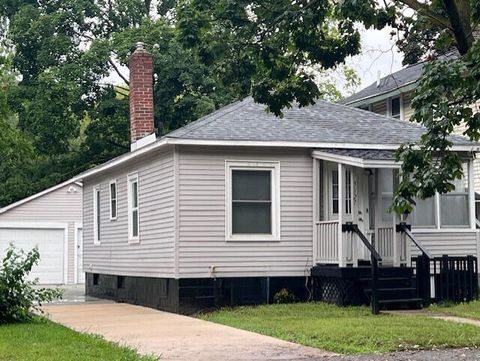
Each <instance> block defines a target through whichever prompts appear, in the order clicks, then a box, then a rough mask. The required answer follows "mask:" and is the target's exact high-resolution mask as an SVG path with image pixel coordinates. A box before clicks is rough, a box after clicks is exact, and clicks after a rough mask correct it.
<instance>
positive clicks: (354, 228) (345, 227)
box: [342, 222, 382, 315]
mask: <svg viewBox="0 0 480 361" xmlns="http://www.w3.org/2000/svg"><path fill="white" fill-rule="evenodd" d="M342 232H353V233H355V234H356V235H357V236H358V237H359V238H360V240H361V241H362V242H363V244H364V245H365V247H367V249H368V250H369V251H370V257H371V262H372V300H371V302H372V313H373V314H374V315H377V314H378V313H379V312H380V305H379V302H378V285H377V284H378V262H381V261H382V256H380V254H379V253H378V252H377V250H376V249H375V247H374V246H373V245H372V244H371V243H370V241H369V240H368V238H367V237H365V235H364V234H363V232H362V231H361V230H360V228H358V224H353V222H346V223H345V224H342Z"/></svg>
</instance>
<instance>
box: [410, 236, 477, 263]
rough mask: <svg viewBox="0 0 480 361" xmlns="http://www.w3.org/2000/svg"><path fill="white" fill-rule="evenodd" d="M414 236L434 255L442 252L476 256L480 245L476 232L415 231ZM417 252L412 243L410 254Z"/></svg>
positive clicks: (440, 254) (442, 253) (437, 255)
mask: <svg viewBox="0 0 480 361" xmlns="http://www.w3.org/2000/svg"><path fill="white" fill-rule="evenodd" d="M413 233H414V234H415V237H416V238H418V240H419V241H420V242H422V244H423V245H424V246H425V248H426V249H427V250H428V251H429V252H431V253H432V255H433V256H434V257H439V256H442V255H444V254H446V255H449V256H467V255H472V256H478V253H479V251H480V250H479V249H478V247H479V246H480V245H479V243H478V239H477V232H476V231H473V230H472V231H471V232H463V231H462V232H455V231H452V232H448V233H447V232H432V233H416V232H415V230H414V231H413ZM417 254H419V251H418V249H417V248H416V247H415V246H414V245H412V255H417Z"/></svg>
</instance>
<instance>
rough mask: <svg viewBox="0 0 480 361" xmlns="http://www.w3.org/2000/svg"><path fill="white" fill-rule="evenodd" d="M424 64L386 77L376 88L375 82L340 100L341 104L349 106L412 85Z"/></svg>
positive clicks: (408, 67) (418, 76)
mask: <svg viewBox="0 0 480 361" xmlns="http://www.w3.org/2000/svg"><path fill="white" fill-rule="evenodd" d="M424 66H425V63H418V64H414V65H410V66H407V67H406V68H404V69H401V70H399V71H397V72H395V73H392V74H390V75H387V76H386V77H383V78H381V79H380V84H379V85H378V86H377V82H374V83H372V84H371V85H369V86H367V87H366V88H363V89H362V90H360V91H359V92H358V93H355V94H353V95H351V96H350V97H348V98H346V99H344V100H342V102H341V103H342V104H351V103H353V102H356V101H358V100H362V99H368V98H371V97H373V96H376V95H380V94H385V93H389V92H391V91H393V90H396V89H398V88H401V87H403V86H405V85H408V84H413V83H415V82H416V81H417V80H419V79H420V77H421V76H422V72H423V67H424Z"/></svg>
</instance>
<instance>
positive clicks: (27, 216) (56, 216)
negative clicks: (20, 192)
mask: <svg viewBox="0 0 480 361" xmlns="http://www.w3.org/2000/svg"><path fill="white" fill-rule="evenodd" d="M74 189H75V190H76V191H74ZM69 190H70V191H69ZM0 222H49V223H52V222H53V223H68V277H67V282H68V283H74V282H75V280H74V272H75V271H74V269H75V267H74V263H75V261H74V255H75V244H74V241H75V239H74V226H75V223H76V224H81V223H82V187H81V186H79V185H77V184H75V183H72V184H70V185H66V186H65V187H62V188H59V189H56V190H54V191H52V192H50V193H47V194H45V195H43V196H40V197H38V198H35V199H33V200H31V201H28V202H26V203H24V204H21V205H19V206H17V207H14V208H12V209H10V210H8V211H6V212H5V213H2V214H0Z"/></svg>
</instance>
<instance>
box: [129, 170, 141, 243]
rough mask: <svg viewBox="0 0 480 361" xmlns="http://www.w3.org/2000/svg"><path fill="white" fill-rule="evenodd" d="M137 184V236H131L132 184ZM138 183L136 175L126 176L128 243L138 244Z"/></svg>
mask: <svg viewBox="0 0 480 361" xmlns="http://www.w3.org/2000/svg"><path fill="white" fill-rule="evenodd" d="M135 181H136V182H137V202H138V204H137V218H138V235H137V236H135V237H134V236H133V217H132V212H133V207H132V204H133V201H132V187H131V183H132V182H135ZM139 189H140V182H139V180H138V173H136V172H135V173H130V174H129V175H128V176H127V203H128V207H127V208H128V243H140V197H139V194H140V192H139Z"/></svg>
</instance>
